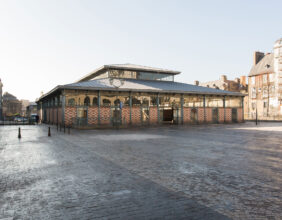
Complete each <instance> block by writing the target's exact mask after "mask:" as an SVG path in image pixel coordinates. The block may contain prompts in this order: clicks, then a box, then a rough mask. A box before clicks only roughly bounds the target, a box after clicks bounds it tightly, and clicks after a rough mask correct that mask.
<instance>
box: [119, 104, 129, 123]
mask: <svg viewBox="0 0 282 220" xmlns="http://www.w3.org/2000/svg"><path fill="white" fill-rule="evenodd" d="M121 119H122V124H126V125H127V124H130V107H123V109H122V112H121Z"/></svg>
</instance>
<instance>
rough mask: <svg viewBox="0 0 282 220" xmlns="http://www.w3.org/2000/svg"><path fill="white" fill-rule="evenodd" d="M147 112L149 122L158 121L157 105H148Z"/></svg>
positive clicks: (155, 122)
mask: <svg viewBox="0 0 282 220" xmlns="http://www.w3.org/2000/svg"><path fill="white" fill-rule="evenodd" d="M149 114H150V124H157V123H158V107H150V109H149Z"/></svg>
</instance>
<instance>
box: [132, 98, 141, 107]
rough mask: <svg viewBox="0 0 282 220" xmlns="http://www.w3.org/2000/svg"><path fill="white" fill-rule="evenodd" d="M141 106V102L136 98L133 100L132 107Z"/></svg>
mask: <svg viewBox="0 0 282 220" xmlns="http://www.w3.org/2000/svg"><path fill="white" fill-rule="evenodd" d="M140 104H141V102H140V100H138V99H137V98H135V97H133V98H132V105H140Z"/></svg>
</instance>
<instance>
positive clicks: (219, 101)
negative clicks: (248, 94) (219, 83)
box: [206, 96, 223, 107]
mask: <svg viewBox="0 0 282 220" xmlns="http://www.w3.org/2000/svg"><path fill="white" fill-rule="evenodd" d="M206 107H223V97H216V96H206Z"/></svg>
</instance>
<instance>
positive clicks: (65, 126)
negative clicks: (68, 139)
mask: <svg viewBox="0 0 282 220" xmlns="http://www.w3.org/2000/svg"><path fill="white" fill-rule="evenodd" d="M64 133H66V125H64Z"/></svg>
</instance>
